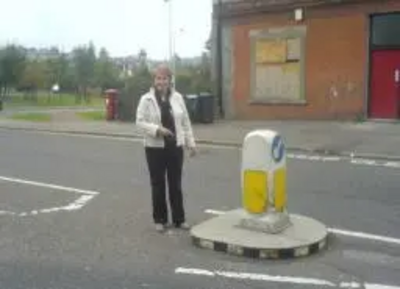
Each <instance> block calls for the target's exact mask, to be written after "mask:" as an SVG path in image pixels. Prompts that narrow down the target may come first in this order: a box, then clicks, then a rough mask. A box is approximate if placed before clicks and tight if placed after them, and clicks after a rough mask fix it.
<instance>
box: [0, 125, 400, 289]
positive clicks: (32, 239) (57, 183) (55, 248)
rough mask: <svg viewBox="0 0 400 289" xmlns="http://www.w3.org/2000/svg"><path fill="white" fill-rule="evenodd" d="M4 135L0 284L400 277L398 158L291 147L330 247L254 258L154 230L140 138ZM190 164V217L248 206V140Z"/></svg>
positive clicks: (295, 186)
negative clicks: (387, 163) (243, 181)
mask: <svg viewBox="0 0 400 289" xmlns="http://www.w3.org/2000/svg"><path fill="white" fill-rule="evenodd" d="M0 144H1V145H0V193H1V194H0V197H1V201H0V205H1V206H0V287H1V288H8V289H16V288H21V289H22V288H24V289H28V288H40V289H50V288H57V289H64V288H65V289H70V288H80V289H82V288H93V289H106V288H107V289H119V288H121V289H122V288H126V289H131V288H155V289H183V288H195V289H202V288H204V289H206V288H207V289H217V288H218V289H219V288H221V289H222V288H235V289H242V288H364V287H365V288H371V289H399V288H400V274H399V273H400V229H399V228H400V213H399V212H400V181H399V176H400V168H398V167H396V166H394V167H380V166H371V165H365V164H363V163H361V164H351V163H350V162H349V161H346V160H339V161H324V160H321V159H318V158H308V159H306V160H299V159H293V158H290V159H289V160H288V167H289V183H288V187H289V188H288V189H289V210H290V212H293V213H299V214H304V215H308V216H310V217H314V218H316V219H319V220H321V221H323V222H324V223H326V224H327V225H328V226H329V227H330V228H332V230H333V232H334V233H333V234H332V236H331V238H330V247H329V249H328V250H327V251H326V252H324V253H323V254H319V255H316V256H313V257H309V258H304V259H300V260H291V261H255V260H249V259H242V258H238V257H232V256H226V255H223V254H219V253H215V252H211V251H205V250H201V249H197V248H194V247H193V246H192V245H191V244H190V240H189V237H188V233H187V232H178V231H171V233H170V234H166V235H159V234H158V233H156V232H155V230H154V228H153V225H152V222H151V211H150V193H149V186H148V175H147V168H146V166H145V165H144V158H143V148H142V145H141V143H140V142H139V143H138V142H134V141H132V140H123V139H119V140H117V139H107V138H100V137H77V136H68V135H51V134H35V133H26V132H25V133H24V132H17V131H8V130H7V131H6V130H0ZM292 157H295V156H292ZM185 166H186V167H185V179H184V188H185V202H186V210H187V214H188V220H189V221H190V222H191V223H197V222H201V221H202V220H206V219H207V218H210V217H211V215H210V213H214V214H215V213H221V212H223V211H226V210H229V209H235V208H237V207H238V206H240V191H239V172H240V171H239V168H240V152H239V151H237V150H235V149H224V148H213V147H202V148H201V151H200V154H199V155H198V156H197V157H196V158H194V159H187V160H186V164H185ZM359 233H364V234H361V235H360V234H359ZM368 234H370V235H368ZM371 234H372V235H371ZM385 286H386V287H385ZM390 286H391V287H390Z"/></svg>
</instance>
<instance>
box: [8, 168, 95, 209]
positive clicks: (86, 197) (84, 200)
mask: <svg viewBox="0 0 400 289" xmlns="http://www.w3.org/2000/svg"><path fill="white" fill-rule="evenodd" d="M0 181H4V182H9V183H16V184H23V185H28V186H34V187H41V188H47V189H53V190H58V191H63V192H69V193H74V194H78V195H80V196H79V197H78V198H77V199H75V200H74V201H73V202H71V203H69V204H67V205H65V206H61V207H52V208H43V209H40V210H33V211H28V212H21V213H16V212H11V211H0V215H11V216H17V217H27V216H35V215H38V214H48V213H54V212H60V211H76V210H80V209H82V208H83V207H84V206H85V205H87V204H88V203H89V202H90V201H91V200H92V199H93V198H94V197H95V196H97V195H98V194H99V192H97V191H91V190H82V189H77V188H72V187H65V186H60V185H54V184H49V183H42V182H35V181H30V180H25V179H18V178H13V177H5V176H0Z"/></svg>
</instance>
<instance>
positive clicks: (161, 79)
mask: <svg viewBox="0 0 400 289" xmlns="http://www.w3.org/2000/svg"><path fill="white" fill-rule="evenodd" d="M154 87H155V88H156V90H158V91H160V92H166V91H167V90H168V88H169V87H170V78H169V76H168V75H166V74H156V75H155V77H154Z"/></svg>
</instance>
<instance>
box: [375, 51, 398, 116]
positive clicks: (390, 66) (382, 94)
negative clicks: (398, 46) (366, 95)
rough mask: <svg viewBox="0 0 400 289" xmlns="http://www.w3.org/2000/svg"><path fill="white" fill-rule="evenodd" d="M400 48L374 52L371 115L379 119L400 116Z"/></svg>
mask: <svg viewBox="0 0 400 289" xmlns="http://www.w3.org/2000/svg"><path fill="white" fill-rule="evenodd" d="M396 70H398V71H399V72H398V73H400V50H382V51H374V52H373V53H372V71H371V91H370V102H369V114H370V115H369V116H370V117H371V118H377V119H397V118H399V103H400V94H399V93H400V90H399V88H400V86H399V85H400V83H396Z"/></svg>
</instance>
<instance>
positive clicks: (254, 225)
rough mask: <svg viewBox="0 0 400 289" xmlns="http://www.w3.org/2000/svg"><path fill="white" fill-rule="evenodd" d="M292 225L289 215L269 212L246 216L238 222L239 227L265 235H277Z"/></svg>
mask: <svg viewBox="0 0 400 289" xmlns="http://www.w3.org/2000/svg"><path fill="white" fill-rule="evenodd" d="M291 225H292V223H291V222H290V217H289V214H287V213H281V212H269V213H265V214H260V215H253V214H248V215H247V216H246V217H244V218H243V219H241V220H240V222H239V227H240V228H243V229H246V230H250V231H256V232H263V233H267V234H279V233H282V232H283V231H284V230H286V229H287V228H289V227H290V226H291Z"/></svg>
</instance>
